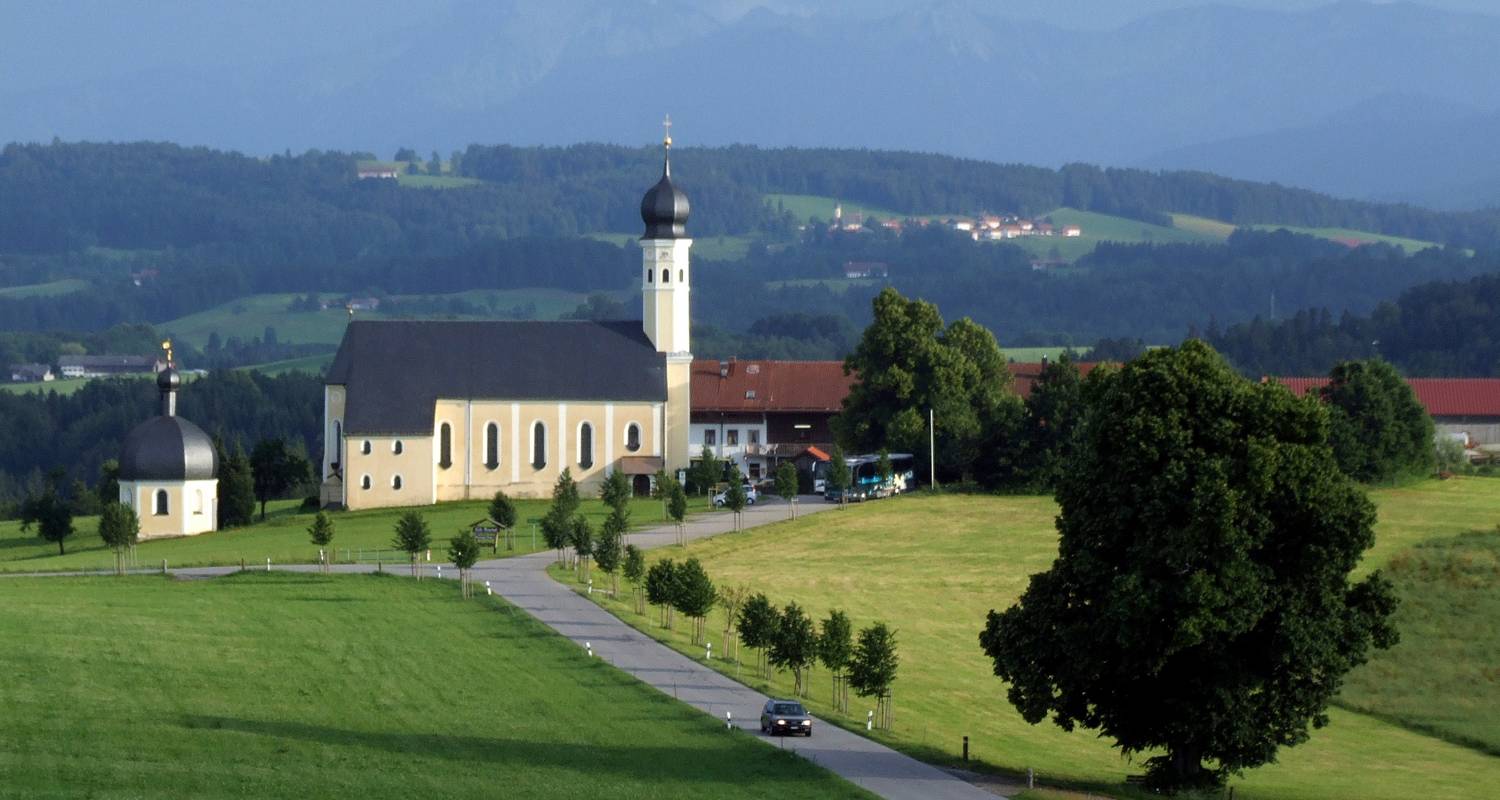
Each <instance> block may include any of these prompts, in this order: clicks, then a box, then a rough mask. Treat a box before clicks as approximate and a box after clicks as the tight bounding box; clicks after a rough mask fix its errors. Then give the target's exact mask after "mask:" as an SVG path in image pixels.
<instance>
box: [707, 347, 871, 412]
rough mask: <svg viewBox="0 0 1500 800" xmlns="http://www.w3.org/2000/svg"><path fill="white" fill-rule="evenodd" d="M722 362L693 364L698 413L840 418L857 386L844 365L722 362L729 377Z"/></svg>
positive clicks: (828, 363)
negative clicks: (823, 414)
mask: <svg viewBox="0 0 1500 800" xmlns="http://www.w3.org/2000/svg"><path fill="white" fill-rule="evenodd" d="M720 363H721V362H719V361H715V360H713V359H706V358H704V359H698V360H696V361H694V362H693V376H692V381H693V383H692V390H693V410H694V411H725V412H761V411H825V412H829V413H834V412H837V411H838V410H839V409H841V408H842V407H843V402H844V396H845V395H847V394H848V393H849V387H850V386H852V385H853V384H854V378H853V377H851V376H848V375H845V374H844V362H842V361H762V360H753V361H741V360H737V359H731V360H729V361H725V362H722V363H723V364H724V366H725V368H726V371H727V372H728V375H727V376H724V377H721V376H720V374H719V366H720ZM752 393H753V394H752Z"/></svg>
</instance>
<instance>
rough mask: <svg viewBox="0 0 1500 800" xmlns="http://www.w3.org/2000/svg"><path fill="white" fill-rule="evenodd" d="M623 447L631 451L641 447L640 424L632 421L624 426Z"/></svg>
mask: <svg viewBox="0 0 1500 800" xmlns="http://www.w3.org/2000/svg"><path fill="white" fill-rule="evenodd" d="M625 449H626V450H629V451H630V452H632V453H634V452H635V451H637V450H639V449H641V426H639V425H637V424H635V423H634V422H632V423H630V424H629V425H627V426H625Z"/></svg>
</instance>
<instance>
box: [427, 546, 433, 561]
mask: <svg viewBox="0 0 1500 800" xmlns="http://www.w3.org/2000/svg"><path fill="white" fill-rule="evenodd" d="M427 560H428V561H431V560H432V548H428V549H427Z"/></svg>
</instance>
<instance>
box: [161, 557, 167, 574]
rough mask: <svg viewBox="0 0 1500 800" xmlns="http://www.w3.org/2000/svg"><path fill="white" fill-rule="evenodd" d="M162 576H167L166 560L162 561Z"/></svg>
mask: <svg viewBox="0 0 1500 800" xmlns="http://www.w3.org/2000/svg"><path fill="white" fill-rule="evenodd" d="M161 574H163V575H165V574H167V560H166V559H165V558H164V559H162V560H161Z"/></svg>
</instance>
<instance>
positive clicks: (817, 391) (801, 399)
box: [692, 358, 1098, 413]
mask: <svg viewBox="0 0 1500 800" xmlns="http://www.w3.org/2000/svg"><path fill="white" fill-rule="evenodd" d="M720 363H721V362H719V361H715V360H713V359H707V358H700V359H698V360H696V361H694V362H693V376H692V382H693V383H692V386H693V410H694V411H720V412H741V413H759V412H762V411H825V412H828V413H837V412H838V411H839V410H841V409H842V408H843V404H844V396H845V395H847V394H849V387H851V386H853V385H854V382H855V378H854V377H853V376H849V375H845V374H844V362H842V361H762V360H749V361H740V360H737V359H731V360H729V361H725V362H722V363H723V365H724V366H725V368H726V369H727V370H728V372H729V375H728V376H727V377H720V376H719V367H720ZM1006 366H1008V367H1009V368H1010V373H1011V375H1012V376H1014V377H1015V390H1016V393H1017V394H1019V395H1021V397H1023V398H1025V397H1027V396H1029V395H1030V394H1031V387H1032V385H1033V384H1035V383H1036V380H1037V378H1039V377H1040V376H1041V374H1042V367H1044V366H1045V365H1044V364H1041V363H1025V364H1018V363H1011V364H1008V365H1006ZM1096 366H1098V364H1096V363H1094V362H1082V363H1079V364H1078V372H1079V373H1080V374H1082V375H1088V374H1089V372H1091V371H1092V370H1093V369H1094V367H1096ZM749 392H754V393H755V394H754V396H753V397H752V396H749V395H748V393H749Z"/></svg>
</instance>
